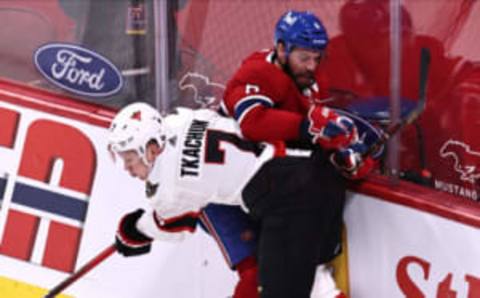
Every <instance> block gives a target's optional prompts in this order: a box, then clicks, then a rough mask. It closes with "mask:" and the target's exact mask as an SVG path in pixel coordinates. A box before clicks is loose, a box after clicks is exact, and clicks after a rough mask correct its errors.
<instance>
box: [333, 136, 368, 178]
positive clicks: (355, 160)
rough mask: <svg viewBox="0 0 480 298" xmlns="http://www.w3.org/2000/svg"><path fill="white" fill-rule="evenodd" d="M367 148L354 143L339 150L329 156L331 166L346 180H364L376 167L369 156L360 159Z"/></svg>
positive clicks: (361, 144)
mask: <svg viewBox="0 0 480 298" xmlns="http://www.w3.org/2000/svg"><path fill="white" fill-rule="evenodd" d="M367 150H368V147H367V146H366V145H365V144H363V143H362V142H355V143H353V144H351V145H350V146H348V147H346V148H341V149H339V150H337V151H335V152H334V153H332V155H331V156H330V159H331V161H332V163H333V165H334V166H335V167H336V168H337V169H339V170H340V171H341V173H342V174H343V175H344V176H345V177H346V178H348V179H352V180H357V179H362V178H365V176H367V175H368V174H369V173H370V172H371V171H372V170H373V169H374V168H375V167H376V165H377V162H376V161H375V160H374V159H373V158H372V157H370V156H367V157H365V158H362V154H364V153H365V152H367Z"/></svg>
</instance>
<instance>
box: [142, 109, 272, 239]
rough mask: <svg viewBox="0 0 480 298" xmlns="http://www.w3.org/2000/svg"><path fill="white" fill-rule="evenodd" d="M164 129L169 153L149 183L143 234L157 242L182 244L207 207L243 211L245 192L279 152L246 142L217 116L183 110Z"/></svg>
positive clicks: (161, 158) (160, 159) (235, 126)
mask: <svg viewBox="0 0 480 298" xmlns="http://www.w3.org/2000/svg"><path fill="white" fill-rule="evenodd" d="M164 124H165V128H166V133H167V141H166V147H165V149H164V151H163V152H162V153H161V154H160V155H159V156H158V157H157V160H156V161H155V164H154V166H153V168H152V170H151V172H150V174H149V177H148V180H147V196H148V195H150V199H151V206H152V210H151V212H145V213H144V215H143V216H142V218H140V220H139V221H138V223H137V228H138V229H139V230H140V231H142V232H143V233H144V234H146V235H148V236H150V237H152V238H155V239H164V240H179V239H182V238H183V236H184V234H185V232H192V231H193V229H194V225H195V223H196V218H197V217H198V216H199V214H200V211H201V209H202V208H203V207H205V206H206V205H207V204H209V203H217V204H227V205H239V206H243V202H242V199H241V192H242V189H243V188H244V187H245V185H246V184H247V183H248V181H249V180H250V179H251V178H252V176H253V175H254V174H255V173H256V172H257V170H258V169H259V168H260V167H261V166H262V165H263V164H264V163H265V162H266V161H268V160H269V159H271V158H272V157H273V156H274V154H275V148H274V146H273V145H271V144H267V143H262V144H258V143H253V142H249V141H245V140H243V139H242V138H241V134H240V130H239V127H238V124H237V123H236V122H235V121H234V120H233V119H230V118H225V117H222V116H220V115H218V114H217V113H215V112H213V111H211V110H195V111H193V110H189V109H184V108H180V109H178V110H177V114H172V115H170V116H168V117H166V118H165V122H164Z"/></svg>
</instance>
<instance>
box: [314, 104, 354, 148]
mask: <svg viewBox="0 0 480 298" xmlns="http://www.w3.org/2000/svg"><path fill="white" fill-rule="evenodd" d="M308 122H309V123H308V133H309V134H310V136H311V140H312V143H314V144H319V145H320V146H322V148H324V149H327V150H329V149H334V150H337V149H340V148H344V147H347V146H348V145H350V144H351V143H353V142H354V141H356V140H357V139H358V133H357V128H356V127H355V124H354V123H353V121H352V120H351V119H350V118H348V117H346V116H342V115H339V114H337V113H336V112H334V111H333V110H331V109H329V108H327V107H322V106H319V105H314V106H312V107H311V108H310V110H309V111H308Z"/></svg>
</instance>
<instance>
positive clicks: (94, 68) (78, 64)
mask: <svg viewBox="0 0 480 298" xmlns="http://www.w3.org/2000/svg"><path fill="white" fill-rule="evenodd" d="M34 61H35V66H36V67H37V69H38V70H39V71H40V72H41V73H42V75H43V76H45V78H47V79H48V80H49V81H50V82H52V83H53V84H55V85H57V86H58V87H60V88H63V89H66V90H68V91H70V92H72V93H76V94H80V95H85V96H91V97H106V96H110V95H113V94H115V93H117V92H118V91H120V89H121V88H122V86H123V78H122V75H121V73H120V71H118V69H117V68H116V67H115V65H113V64H112V63H111V62H110V61H109V60H108V59H107V58H105V57H103V56H101V55H100V54H98V53H95V52H93V51H91V50H89V49H86V48H83V47H80V46H78V45H73V44H62V43H51V44H46V45H44V46H42V47H40V48H38V49H37V50H36V51H35V55H34Z"/></svg>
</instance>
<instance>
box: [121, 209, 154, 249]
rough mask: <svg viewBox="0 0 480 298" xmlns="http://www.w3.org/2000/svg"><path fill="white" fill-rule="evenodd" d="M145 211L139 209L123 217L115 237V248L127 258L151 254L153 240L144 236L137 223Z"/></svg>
mask: <svg viewBox="0 0 480 298" xmlns="http://www.w3.org/2000/svg"><path fill="white" fill-rule="evenodd" d="M144 212H145V210H142V209H137V210H136V211H134V212H131V213H127V214H126V215H125V216H123V217H122V219H121V220H120V223H119V225H118V230H117V234H116V235H115V247H116V249H117V251H118V252H119V253H120V254H122V255H124V256H125V257H130V256H137V255H142V254H146V253H148V252H150V248H151V245H152V244H151V243H152V240H153V239H152V238H150V237H148V236H146V235H144V234H142V232H140V231H139V230H138V229H137V227H136V224H137V221H138V219H139V218H140V217H141V216H142V214H143V213H144Z"/></svg>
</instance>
